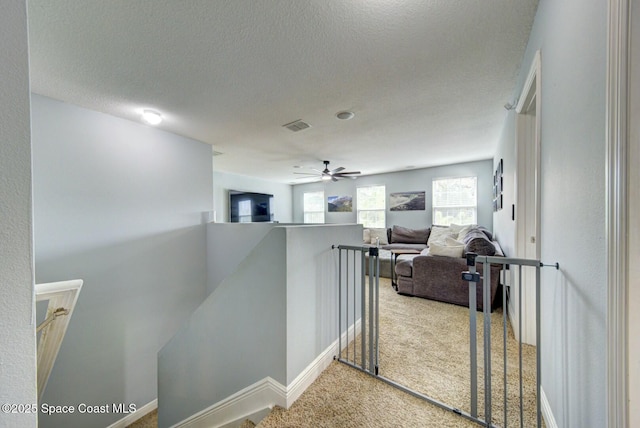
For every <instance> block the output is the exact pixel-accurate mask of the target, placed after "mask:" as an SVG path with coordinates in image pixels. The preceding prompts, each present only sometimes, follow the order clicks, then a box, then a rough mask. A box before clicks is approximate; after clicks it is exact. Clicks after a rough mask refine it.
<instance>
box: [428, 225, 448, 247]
mask: <svg viewBox="0 0 640 428" xmlns="http://www.w3.org/2000/svg"><path fill="white" fill-rule="evenodd" d="M447 236H451V237H452V238H453V236H452V234H451V229H449V228H448V227H440V226H433V227H432V228H431V233H430V234H429V240H428V241H427V245H428V246H429V247H430V246H431V244H432V243H434V242H439V243H441V245H442V243H444V240H445V238H446V237H447Z"/></svg>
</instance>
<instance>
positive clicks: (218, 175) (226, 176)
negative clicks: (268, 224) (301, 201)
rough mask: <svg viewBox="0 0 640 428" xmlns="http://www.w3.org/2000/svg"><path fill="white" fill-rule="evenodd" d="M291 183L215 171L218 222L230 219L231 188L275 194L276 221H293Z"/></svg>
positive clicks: (215, 199)
mask: <svg viewBox="0 0 640 428" xmlns="http://www.w3.org/2000/svg"><path fill="white" fill-rule="evenodd" d="M217 162H224V159H219V158H218V157H214V158H213V164H214V168H215V164H216V163H217ZM291 187H292V186H291V185H290V184H283V183H276V182H273V181H267V180H262V179H259V178H255V177H247V176H245V175H238V174H230V173H227V172H220V171H214V173H213V207H214V208H213V209H214V210H215V211H216V221H217V222H220V223H222V222H228V221H229V190H240V191H244V192H256V193H267V194H270V195H273V198H274V199H273V201H274V205H275V206H274V207H273V210H274V221H277V222H279V223H291V219H292V212H291V194H292V193H291Z"/></svg>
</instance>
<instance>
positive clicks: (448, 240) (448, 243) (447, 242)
mask: <svg viewBox="0 0 640 428" xmlns="http://www.w3.org/2000/svg"><path fill="white" fill-rule="evenodd" d="M444 245H446V246H447V247H459V246H460V245H462V246H463V247H464V242H460V241H458V240H457V239H454V238H452V237H451V236H447V237H446V238H444Z"/></svg>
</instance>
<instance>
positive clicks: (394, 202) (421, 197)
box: [389, 192, 426, 211]
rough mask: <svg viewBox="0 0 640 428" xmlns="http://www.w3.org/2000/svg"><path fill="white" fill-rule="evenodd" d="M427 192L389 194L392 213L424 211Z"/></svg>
mask: <svg viewBox="0 0 640 428" xmlns="http://www.w3.org/2000/svg"><path fill="white" fill-rule="evenodd" d="M425 198H426V196H425V192H397V193H390V194H389V210H390V211H424V210H425Z"/></svg>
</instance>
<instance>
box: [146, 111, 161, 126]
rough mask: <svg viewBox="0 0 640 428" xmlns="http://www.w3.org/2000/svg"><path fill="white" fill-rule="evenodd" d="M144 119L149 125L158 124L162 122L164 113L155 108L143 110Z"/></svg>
mask: <svg viewBox="0 0 640 428" xmlns="http://www.w3.org/2000/svg"><path fill="white" fill-rule="evenodd" d="M142 120H143V121H144V122H146V123H148V124H149V125H157V124H159V123H160V122H162V115H161V114H160V113H158V112H157V111H153V110H143V111H142Z"/></svg>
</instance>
